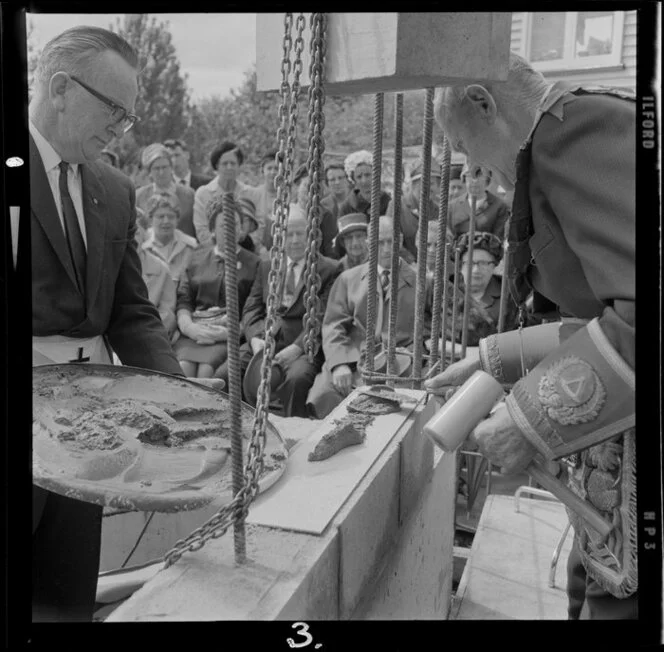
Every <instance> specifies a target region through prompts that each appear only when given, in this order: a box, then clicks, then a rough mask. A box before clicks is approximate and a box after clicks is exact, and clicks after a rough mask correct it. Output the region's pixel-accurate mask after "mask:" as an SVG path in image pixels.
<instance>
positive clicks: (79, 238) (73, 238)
mask: <svg viewBox="0 0 664 652" xmlns="http://www.w3.org/2000/svg"><path fill="white" fill-rule="evenodd" d="M59 167H60V178H59V186H60V201H61V202H62V216H63V218H64V220H63V221H64V224H65V237H66V238H67V246H68V248H69V254H70V256H71V260H72V264H73V266H74V272H75V274H76V281H77V283H78V289H79V291H80V292H81V294H83V295H85V261H86V258H87V255H86V252H85V242H83V234H82V233H81V227H80V226H79V223H78V217H77V215H76V209H75V208H74V202H73V201H72V199H71V195H70V194H69V186H68V184H67V171H68V170H69V163H67V162H66V161H60V163H59Z"/></svg>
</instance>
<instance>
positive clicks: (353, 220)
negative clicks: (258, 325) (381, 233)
mask: <svg viewBox="0 0 664 652" xmlns="http://www.w3.org/2000/svg"><path fill="white" fill-rule="evenodd" d="M337 227H338V228H339V234H338V235H339V236H344V235H347V234H348V233H352V232H353V231H360V230H362V231H367V230H368V229H369V218H368V217H367V216H366V215H365V214H364V213H349V214H348V215H342V216H341V217H339V218H337Z"/></svg>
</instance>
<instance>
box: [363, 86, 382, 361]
mask: <svg viewBox="0 0 664 652" xmlns="http://www.w3.org/2000/svg"><path fill="white" fill-rule="evenodd" d="M383 105H384V95H383V93H376V95H375V96H374V120H373V157H372V165H371V211H370V213H371V215H370V218H369V279H368V288H367V333H366V341H365V360H364V368H365V370H366V371H367V372H372V371H373V370H374V356H375V350H376V347H375V344H376V285H377V283H376V281H377V272H378V270H377V265H378V223H379V219H378V218H379V217H380V176H381V172H382V170H381V167H382V162H383V159H382V151H383Z"/></svg>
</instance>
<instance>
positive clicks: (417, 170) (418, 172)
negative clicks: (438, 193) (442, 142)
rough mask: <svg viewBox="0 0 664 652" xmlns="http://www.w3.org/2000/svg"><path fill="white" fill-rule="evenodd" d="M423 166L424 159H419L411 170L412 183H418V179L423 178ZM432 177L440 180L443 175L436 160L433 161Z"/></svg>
mask: <svg viewBox="0 0 664 652" xmlns="http://www.w3.org/2000/svg"><path fill="white" fill-rule="evenodd" d="M422 166H423V161H422V159H418V160H417V161H415V163H414V164H413V167H412V168H411V169H410V180H411V181H417V180H418V179H421V178H422ZM431 176H432V177H438V178H440V177H441V176H442V173H441V171H440V165H438V163H436V161H435V160H432V161H431Z"/></svg>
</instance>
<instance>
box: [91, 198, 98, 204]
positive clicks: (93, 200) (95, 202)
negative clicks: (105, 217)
mask: <svg viewBox="0 0 664 652" xmlns="http://www.w3.org/2000/svg"><path fill="white" fill-rule="evenodd" d="M92 203H93V204H94V205H95V206H96V205H97V204H98V203H99V202H98V201H97V198H96V197H93V198H92Z"/></svg>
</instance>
